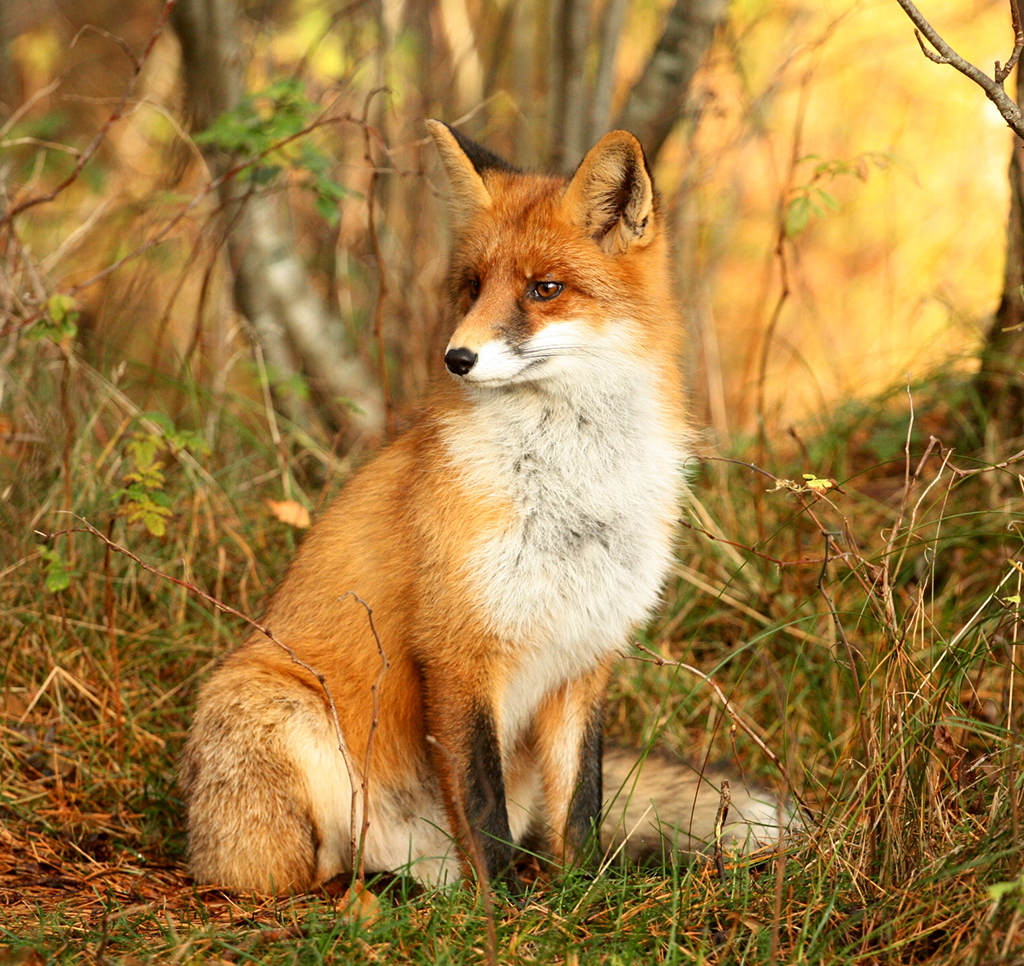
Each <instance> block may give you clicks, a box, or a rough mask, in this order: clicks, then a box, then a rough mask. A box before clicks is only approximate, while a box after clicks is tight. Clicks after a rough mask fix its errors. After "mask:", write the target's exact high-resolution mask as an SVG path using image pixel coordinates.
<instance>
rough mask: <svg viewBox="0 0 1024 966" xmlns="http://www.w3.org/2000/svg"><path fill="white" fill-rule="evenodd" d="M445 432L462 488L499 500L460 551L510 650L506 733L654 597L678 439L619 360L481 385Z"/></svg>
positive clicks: (602, 650) (641, 378)
mask: <svg viewBox="0 0 1024 966" xmlns="http://www.w3.org/2000/svg"><path fill="white" fill-rule="evenodd" d="M593 375H596V374H593ZM446 442H447V444H448V446H449V450H450V452H451V454H452V457H453V459H454V460H455V462H456V463H457V465H459V466H460V468H461V469H462V470H463V472H464V473H465V474H466V476H467V478H468V481H469V482H470V483H471V485H473V486H474V487H479V488H481V489H482V490H483V491H484V492H487V493H492V494H494V495H495V496H496V497H498V498H499V499H500V500H501V501H502V502H503V503H504V502H505V501H506V500H508V501H511V504H512V506H513V514H512V517H511V519H510V521H509V522H508V524H507V525H506V526H505V527H504V528H503V529H502V530H501V531H500V532H495V533H493V534H490V535H488V536H487V537H486V538H485V539H484V541H483V542H482V543H481V545H480V546H479V548H478V549H477V550H476V552H475V553H474V554H473V555H472V557H471V560H470V566H471V567H472V579H473V580H474V582H475V585H476V588H477V592H478V594H479V599H480V603H481V604H482V610H483V612H484V614H485V615H486V616H487V618H488V620H489V622H490V624H491V626H492V628H493V630H494V631H495V632H496V634H497V635H498V636H499V637H500V638H501V639H502V640H504V641H505V642H507V644H508V645H509V650H510V654H511V655H513V657H514V662H515V670H514V671H513V673H512V676H511V678H510V680H509V682H508V685H507V687H506V690H505V696H504V700H503V702H502V708H501V712H500V717H501V721H500V725H499V727H500V729H501V732H502V733H503V735H504V736H505V737H506V738H512V737H514V736H515V735H517V734H518V733H519V731H520V730H521V728H522V727H523V726H525V724H526V723H527V722H528V721H529V719H530V717H531V716H532V713H533V711H534V710H535V708H536V705H537V703H539V701H540V700H541V699H542V698H543V697H544V695H545V694H547V693H549V692H550V691H552V690H553V689H555V688H557V687H558V686H559V685H561V684H562V683H563V682H564V681H566V680H568V679H570V678H574V677H576V676H578V675H579V674H580V673H582V672H584V671H585V670H587V669H589V668H591V667H593V666H595V665H596V663H597V662H598V661H599V660H601V659H602V658H604V657H606V656H607V655H608V654H610V653H612V652H614V651H616V650H619V649H621V648H622V647H624V645H625V643H626V641H627V639H628V636H629V634H630V632H631V631H632V630H633V629H634V628H635V627H636V626H637V625H638V624H640V623H642V622H643V621H644V620H645V619H646V618H647V617H648V616H649V615H650V613H651V611H652V609H653V608H654V607H655V605H656V604H657V601H658V597H659V594H660V591H661V587H662V583H663V581H664V579H665V576H666V574H667V572H668V570H669V567H670V565H671V561H672V535H673V530H674V527H673V522H674V520H675V518H676V514H677V506H678V499H679V493H680V487H681V475H680V468H681V464H682V459H683V453H682V450H681V444H680V441H679V440H678V439H676V438H674V436H673V434H672V432H671V430H670V427H669V425H668V420H667V418H666V414H665V413H664V411H663V409H662V407H661V406H660V404H659V401H658V398H657V396H656V393H655V392H654V390H653V388H652V386H651V383H650V373H649V371H648V370H647V369H646V368H645V367H643V366H641V365H638V364H635V363H622V362H621V361H620V362H619V364H617V365H616V366H615V367H614V368H611V367H609V368H607V369H606V370H605V371H604V372H602V373H600V378H590V379H588V380H585V381H582V380H576V381H573V382H570V381H569V380H552V381H549V382H546V383H542V384H539V385H527V386H514V387H508V388H505V389H501V390H489V391H484V392H481V393H480V394H479V395H478V397H477V398H476V404H475V406H474V407H473V409H472V410H470V411H469V412H466V413H464V414H461V415H460V418H459V419H458V420H457V421H456V420H453V421H452V423H451V424H449V426H448V432H447V433H446Z"/></svg>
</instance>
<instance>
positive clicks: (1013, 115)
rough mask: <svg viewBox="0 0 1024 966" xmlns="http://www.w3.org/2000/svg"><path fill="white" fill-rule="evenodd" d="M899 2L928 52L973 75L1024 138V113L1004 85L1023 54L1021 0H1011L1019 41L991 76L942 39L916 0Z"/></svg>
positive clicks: (1004, 118)
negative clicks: (926, 43) (926, 41)
mask: <svg viewBox="0 0 1024 966" xmlns="http://www.w3.org/2000/svg"><path fill="white" fill-rule="evenodd" d="M896 2H897V3H898V4H899V5H900V6H901V7H902V8H903V12H904V13H905V14H906V15H907V16H908V17H909V18H910V19H911V21H912V22H913V24H914V26H915V27H916V28H917V31H916V35H917V42H918V43H919V44H920V45H921V50H922V51H923V52H924V54H925V56H926V57H927V58H928V59H929V60H931V61H933V62H934V63H936V64H948V65H949V66H950V67H953V68H955V69H956V70H958V71H960V73H961V74H963V75H964V76H965V77H969V78H970V79H971V80H972V81H974V83H975V84H977V85H978V86H979V87H980V88H981V89H982V90H983V91H984V92H985V96H986V97H987V98H988V99H989V100H990V101H991V102H992V103H993V104H995V106H996V109H997V110H998V111H999V113H1000V114H1002V116H1003V120H1005V121H1006V123H1007V124H1009V126H1010V127H1011V128H1013V130H1014V132H1015V133H1016V134H1017V136H1018V137H1022V138H1024V115H1022V114H1021V110H1020V108H1019V107H1018V106H1017V105H1016V103H1014V101H1013V98H1011V97H1010V95H1009V94H1007V93H1006V91H1005V90H1004V88H1003V81H1004V80H1006V77H1007V75H1008V74H1009V72H1010V70H1011V69H1012V67H1013V65H1014V64H1016V62H1017V59H1018V58H1019V57H1020V52H1021V49H1022V46H1024V35H1022V34H1021V26H1020V12H1019V10H1018V9H1017V0H1011V2H1010V9H1011V16H1012V18H1013V29H1014V41H1015V42H1014V48H1013V53H1011V54H1010V58H1009V60H1007V62H1006V66H1005V67H1000V66H999V61H996V65H995V77H989V76H988V74H986V73H985V72H984V71H983V70H981V69H980V68H978V67H975V66H974V64H972V63H970V62H969V61H966V60H964V58H963V57H961V56H960V55H959V54H958V53H957V52H956V51H955V50H954V49H953V48H952V47H950V46H949V44H947V43H946V41H945V40H943V39H942V37H941V36H940V35H939V32H938V31H937V30H936V29H935V28H934V27H933V26H932V25H931V24H930V23H929V22H928V20H927V19H926V18H925V16H924V14H922V13H921V11H920V10H918V9H917V7H916V6H915V5H914V4H913V2H912V0H896ZM922 34H924V38H922V36H921V35H922ZM925 38H926V39H927V40H928V43H929V44H931V45H932V48H934V49H933V50H929V49H928V48H927V47H926V46H925V44H924V39H925Z"/></svg>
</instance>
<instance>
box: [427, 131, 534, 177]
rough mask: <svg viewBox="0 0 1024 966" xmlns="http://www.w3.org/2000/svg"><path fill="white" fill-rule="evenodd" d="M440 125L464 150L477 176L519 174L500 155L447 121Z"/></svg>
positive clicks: (516, 169)
mask: <svg viewBox="0 0 1024 966" xmlns="http://www.w3.org/2000/svg"><path fill="white" fill-rule="evenodd" d="M437 123H438V124H443V125H444V126H445V127H446V128H448V130H449V131H450V132H451V135H452V137H453V138H455V141H456V143H457V144H458V145H459V147H460V148H461V149H462V153H463V154H465V155H466V157H467V158H469V162H470V164H472V165H473V167H474V168H476V172H477V174H483V173H484V172H485V171H506V172H509V173H511V174H518V173H519V169H518V168H515V167H513V166H512V165H511V164H509V163H508V162H507V161H506V160H505V159H504V158H499V157H498V155H496V154H494V153H492V152H491V151H488V150H487V148H485V147H484V146H483V145H481V144H477V142H476V141H474V140H473V139H472V138H471V137H467V136H466V135H465V134H463V133H462V132H461V131H460V130H459V129H458V128H457V127H453V126H452V125H451V124H449V123H448V122H447V121H438V122H437Z"/></svg>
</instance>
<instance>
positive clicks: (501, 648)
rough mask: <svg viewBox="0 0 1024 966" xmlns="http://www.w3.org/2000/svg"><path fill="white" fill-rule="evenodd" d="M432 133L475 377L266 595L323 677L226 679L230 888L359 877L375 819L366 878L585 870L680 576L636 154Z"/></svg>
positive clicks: (436, 406) (206, 825)
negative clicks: (611, 688)
mask: <svg viewBox="0 0 1024 966" xmlns="http://www.w3.org/2000/svg"><path fill="white" fill-rule="evenodd" d="M429 123H430V127H431V134H432V135H433V138H434V140H435V143H436V145H437V147H438V150H439V152H440V155H441V158H442V161H443V163H444V166H445V169H446V171H447V174H448V179H449V184H450V188H451V191H450V208H451V215H452V228H453V250H452V259H451V270H450V276H449V278H450V281H449V294H450V300H451V305H452V313H453V317H454V328H453V332H452V336H451V339H450V341H449V344H448V348H447V351H446V354H445V363H446V366H447V368H448V370H449V372H450V374H451V379H450V380H449V384H448V385H445V386H442V387H440V388H438V389H437V390H436V392H435V393H434V394H433V395H432V396H431V397H430V398H429V399H428V401H427V403H426V404H425V405H424V407H423V408H422V410H421V412H420V414H419V415H418V417H417V418H416V419H415V421H414V422H413V424H412V426H411V427H410V429H409V430H407V431H406V432H405V433H403V434H402V435H401V436H400V437H398V438H397V439H396V440H395V441H393V442H392V443H391V445H390V446H388V447H387V448H386V449H385V450H383V451H382V452H381V454H380V455H378V456H377V457H376V458H375V459H373V460H372V461H370V462H369V463H368V464H367V465H365V466H364V467H363V468H362V469H361V470H360V471H359V472H358V473H356V474H355V476H354V477H353V478H352V480H350V481H349V483H348V485H347V486H346V488H345V490H344V491H343V493H342V494H341V496H340V497H339V498H338V500H337V501H336V502H335V503H334V504H333V505H332V506H331V508H330V509H329V510H328V511H327V513H326V514H325V515H324V517H323V519H322V520H320V521H319V522H318V523H317V525H316V526H315V527H314V528H313V530H312V531H311V532H310V534H309V535H308V536H307V538H306V540H305V541H304V543H303V546H302V548H301V549H300V551H299V553H298V555H297V557H296V559H295V560H294V562H293V564H292V566H291V567H290V568H289V571H288V574H287V575H286V577H285V579H284V580H283V582H282V584H281V586H280V588H279V589H278V591H277V593H276V594H275V596H274V598H273V600H272V601H271V603H270V605H269V608H268V612H267V615H266V618H265V620H264V623H265V625H267V626H269V628H270V629H271V631H272V632H273V635H274V637H275V638H276V639H277V641H280V642H281V643H283V644H284V645H286V647H287V648H288V649H290V651H291V652H292V654H294V656H295V657H296V658H298V659H299V660H300V661H301V662H302V663H303V664H304V665H308V666H310V667H313V668H315V669H316V670H317V671H318V672H319V673H320V674H321V675H322V676H323V684H322V685H321V683H320V682H319V681H318V680H317V678H316V677H314V676H313V675H312V674H310V673H309V671H308V670H306V669H305V668H304V667H303V666H301V665H300V664H297V663H295V661H293V660H292V657H291V656H290V654H289V653H288V651H286V649H285V648H283V647H281V646H280V644H279V643H277V642H276V641H272V640H269V639H268V638H267V637H266V636H265V635H262V634H254V635H252V636H251V637H250V638H249V639H248V640H247V641H246V642H245V643H244V644H242V645H241V647H239V648H238V649H237V650H235V651H234V652H232V653H231V654H230V655H228V656H227V657H226V658H225V659H224V661H223V662H222V663H221V665H220V666H219V668H218V669H217V671H216V672H215V673H214V675H213V677H212V678H211V680H210V681H209V682H208V683H207V684H206V685H205V687H204V688H203V689H202V692H201V695H200V700H199V706H198V709H197V713H196V720H195V724H194V727H193V730H192V733H191V736H190V739H189V742H188V745H187V748H186V751H185V755H184V759H183V769H182V784H183V788H184V791H185V795H186V799H187V802H188V809H189V855H190V863H191V867H192V871H193V874H194V875H195V877H196V878H197V879H199V880H202V881H204V882H210V883H214V884H217V885H220V886H222V887H226V888H229V889H235V890H239V891H262V892H267V891H277V892H285V891H293V890H302V889H308V888H310V887H311V886H312V885H314V884H316V883H318V882H322V881H324V880H326V879H328V878H330V877H332V876H333V875H336V874H338V873H340V872H342V871H345V870H348V869H351V868H352V867H353V862H354V861H355V857H354V855H353V841H354V839H355V831H354V830H356V829H361V828H362V825H363V822H364V818H365V819H366V820H367V821H368V827H367V829H366V832H365V835H364V836H362V839H363V841H362V843H361V849H362V858H363V861H364V864H365V867H366V869H367V870H370V871H375V870H382V871H383V870H396V869H403V868H408V869H409V870H410V871H411V872H412V873H413V874H414V875H416V876H417V877H419V878H420V879H422V880H424V881H427V882H450V881H453V880H454V879H456V878H458V877H459V876H460V875H463V874H466V873H467V872H469V871H470V870H471V869H474V868H475V869H477V870H478V871H481V872H483V873H484V874H486V875H487V876H488V877H490V878H494V879H502V878H503V879H505V881H506V882H507V883H508V884H509V886H510V887H512V888H515V885H516V881H517V880H515V878H514V875H513V874H512V873H511V872H510V865H511V860H512V856H513V849H514V847H515V845H516V844H517V843H520V842H522V841H524V840H526V839H527V838H529V841H530V842H538V841H539V842H540V843H541V847H542V849H543V851H544V852H545V854H547V855H548V856H550V858H551V859H552V861H553V862H555V863H556V864H565V863H569V862H576V861H579V862H585V861H587V860H588V859H587V856H588V855H592V854H593V847H594V845H595V839H596V831H597V829H598V826H599V824H600V821H599V817H600V812H601V803H602V787H601V757H602V716H601V705H602V700H603V695H604V691H605V686H606V683H607V678H608V674H609V671H610V668H611V665H612V663H613V661H614V659H615V658H616V656H617V655H618V654H619V653H620V652H621V651H622V650H623V649H624V647H625V646H626V644H627V643H628V641H629V638H630V635H631V634H632V633H633V631H634V630H635V629H636V628H637V627H638V626H640V625H641V624H642V623H643V622H644V621H646V620H647V619H648V617H649V616H650V614H651V612H652V610H653V609H654V608H655V607H656V605H657V602H658V599H659V594H660V592H661V588H662V585H663V582H664V579H665V577H666V575H667V573H668V571H669V569H670V566H671V562H672V552H673V550H672V548H673V541H674V525H675V520H676V517H677V513H678V501H679V495H680V488H681V483H682V481H681V466H682V462H683V459H684V456H685V444H686V431H685V419H684V408H683V403H682V390H681V387H680V384H679V378H678V372H677V357H678V354H679V349H680V338H681V335H680V333H681V326H680V323H679V319H678V316H677V314H676V311H675V308H674V304H673V300H672V297H671V282H670V266H669V251H668V244H667V239H666V232H665V227H664V225H663V224H662V219H661V214H660V211H659V209H658V204H657V197H656V195H655V192H654V188H653V184H652V181H651V177H650V173H649V172H648V170H647V166H646V163H645V161H644V157H643V152H642V151H641V149H640V146H639V144H638V143H637V142H636V140H635V139H634V138H633V137H632V136H631V135H629V134H626V133H625V132H613V133H612V134H609V135H606V136H605V137H604V138H603V139H602V140H601V141H600V142H599V143H598V144H597V145H596V146H595V147H594V148H593V149H592V150H591V151H590V153H589V154H588V155H587V157H586V158H585V159H584V161H583V162H582V164H581V165H580V167H579V169H578V170H577V172H576V173H575V175H574V176H573V177H572V178H571V179H570V180H568V181H566V180H564V179H561V178H556V177H546V176H542V175H535V174H526V173H523V172H520V171H517V170H515V169H513V168H511V167H510V166H509V165H508V164H506V163H505V162H504V161H502V160H501V159H499V158H497V157H496V156H494V155H492V154H490V153H489V152H487V151H486V150H484V149H483V148H481V147H480V146H479V145H476V144H474V143H473V142H472V141H469V140H468V139H466V138H465V137H463V136H462V135H461V134H459V133H457V132H456V131H454V130H453V129H451V128H449V127H448V126H446V125H443V124H441V123H440V122H436V121H434V122H429ZM368 610H372V616H373V624H372V626H371V622H370V619H369V613H368ZM328 693H329V694H330V696H331V698H333V704H334V708H335V709H336V711H337V719H338V725H339V727H338V729H335V727H334V724H333V719H332V713H331V708H330V702H329V699H328V697H327V695H328ZM339 732H340V733H339ZM353 791H355V792H356V794H353Z"/></svg>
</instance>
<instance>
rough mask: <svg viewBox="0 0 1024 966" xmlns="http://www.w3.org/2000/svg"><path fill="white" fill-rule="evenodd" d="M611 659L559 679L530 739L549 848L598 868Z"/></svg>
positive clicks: (566, 859) (565, 862)
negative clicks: (565, 679) (573, 676)
mask: <svg viewBox="0 0 1024 966" xmlns="http://www.w3.org/2000/svg"><path fill="white" fill-rule="evenodd" d="M610 671H611V662H607V663H605V664H603V665H601V666H600V667H599V668H597V669H596V670H594V671H592V672H590V673H589V674H585V675H583V676H581V677H580V678H578V679H577V680H576V681H572V682H570V683H568V684H565V685H563V686H562V687H561V688H559V689H558V690H557V691H556V692H554V693H553V694H552V695H550V696H549V697H548V698H547V699H545V701H544V702H543V704H542V705H541V707H540V709H539V711H538V713H537V717H536V720H535V731H534V741H535V748H536V752H537V756H538V759H539V761H540V766H541V777H542V784H543V795H544V815H545V819H546V822H547V838H548V848H549V851H550V852H551V854H552V855H553V856H554V857H555V859H556V861H558V862H559V863H560V864H561V865H562V866H563V867H567V866H570V865H572V864H574V863H575V864H578V865H580V866H582V867H584V868H587V869H588V870H591V871H593V870H596V868H597V864H598V858H599V855H600V849H599V842H598V829H599V828H600V823H601V803H602V783H601V758H602V754H603V743H604V693H605V688H606V687H607V684H608V677H609V674H610Z"/></svg>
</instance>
